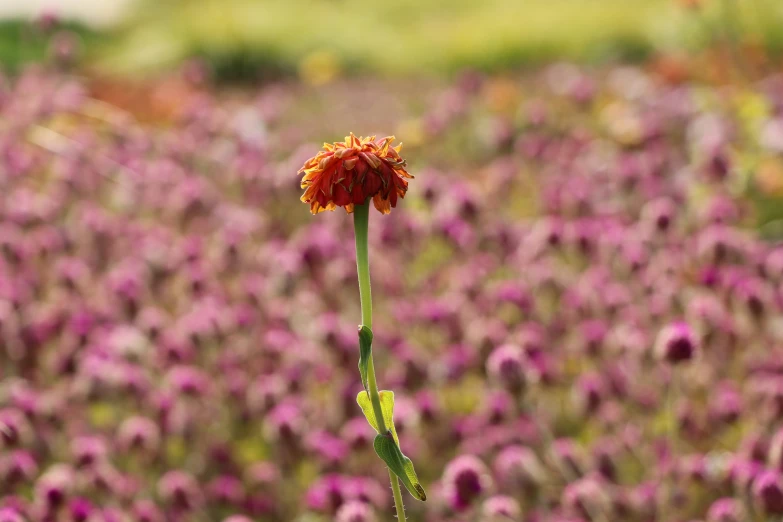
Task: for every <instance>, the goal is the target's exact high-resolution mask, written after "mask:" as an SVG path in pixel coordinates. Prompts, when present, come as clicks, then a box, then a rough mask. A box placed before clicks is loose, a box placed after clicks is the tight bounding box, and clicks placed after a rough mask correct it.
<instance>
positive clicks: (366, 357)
mask: <svg viewBox="0 0 783 522" xmlns="http://www.w3.org/2000/svg"><path fill="white" fill-rule="evenodd" d="M371 354H372V330H370V329H369V328H368V327H367V326H364V325H363V324H362V325H359V373H360V374H361V375H362V385H363V386H364V391H366V392H368V393H369V391H370V390H369V387H368V385H367V365H368V364H369V362H370V355H371Z"/></svg>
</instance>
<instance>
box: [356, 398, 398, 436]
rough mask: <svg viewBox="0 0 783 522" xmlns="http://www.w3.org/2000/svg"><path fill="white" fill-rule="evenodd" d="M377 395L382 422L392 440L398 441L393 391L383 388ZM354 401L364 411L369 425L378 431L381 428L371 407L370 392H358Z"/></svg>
mask: <svg viewBox="0 0 783 522" xmlns="http://www.w3.org/2000/svg"><path fill="white" fill-rule="evenodd" d="M378 395H380V397H381V410H382V411H383V422H384V424H386V426H387V427H388V428H389V430H390V431H391V434H392V437H394V442H396V443H397V444H399V443H400V439H399V438H398V437H397V429H396V428H395V427H394V392H390V391H386V390H383V391H381V392H380V393H379V394H378ZM356 402H357V403H358V404H359V407H360V408H361V409H362V413H364V417H365V418H366V419H367V422H369V423H370V426H372V427H373V429H374V430H375V431H377V432H378V433H380V432H381V430H379V429H378V423H377V422H376V419H375V412H374V410H373V408H372V401H371V400H370V394H369V393H366V392H359V395H357V396H356Z"/></svg>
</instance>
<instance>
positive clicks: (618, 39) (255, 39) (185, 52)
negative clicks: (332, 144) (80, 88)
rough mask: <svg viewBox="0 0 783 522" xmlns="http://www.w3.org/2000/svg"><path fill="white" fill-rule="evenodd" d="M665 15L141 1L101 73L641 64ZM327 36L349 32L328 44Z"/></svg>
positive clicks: (628, 8)
mask: <svg viewBox="0 0 783 522" xmlns="http://www.w3.org/2000/svg"><path fill="white" fill-rule="evenodd" d="M672 9H673V6H672V2H670V1H669V0H638V1H635V2H627V1H626V0H602V1H601V2H600V4H598V5H597V4H596V3H593V2H581V1H577V0H561V1H560V2H557V3H555V4H553V3H552V2H549V1H544V0H527V1H524V2H521V1H518V0H487V1H485V2H471V1H466V0H455V1H453V2H449V3H448V4H445V5H444V4H443V3H441V2H436V1H435V0H424V1H414V0H400V1H398V2H394V3H384V2H371V3H365V4H362V6H361V9H358V8H356V4H355V3H354V2H351V1H349V0H332V1H328V2H325V1H321V0H289V1H287V2H273V1H271V0H266V1H263V0H262V1H256V2H249V1H246V0H199V1H195V0H179V1H172V2H153V1H148V2H143V3H142V7H141V9H139V11H138V13H137V15H136V17H135V18H134V19H133V20H132V22H131V23H130V24H128V25H127V27H126V28H125V30H124V31H123V34H122V39H121V41H120V44H119V45H118V46H116V47H115V48H114V49H113V50H112V52H111V53H110V54H109V55H108V57H107V60H106V64H107V65H111V66H112V67H114V68H118V69H129V70H137V69H139V68H152V69H155V68H162V67H166V66H170V65H171V64H173V63H176V62H177V61H179V60H181V59H183V58H186V57H190V56H201V57H203V58H205V59H206V60H207V61H208V62H209V63H210V64H211V65H212V66H213V69H214V70H215V71H216V72H217V74H218V76H219V77H221V78H229V79H237V78H241V77H243V76H246V75H250V76H257V75H261V76H263V75H267V74H270V73H275V72H276V73H281V74H288V73H292V72H294V71H296V70H298V69H301V67H302V64H303V61H304V62H306V59H307V57H308V56H311V55H312V54H313V53H315V52H326V53H329V54H330V55H331V56H333V57H334V59H335V62H336V63H337V64H338V65H339V68H340V69H341V70H344V71H361V72H372V73H380V74H383V75H397V74H407V73H422V72H424V73H430V72H436V73H448V72H452V71H455V70H458V69H461V68H464V67H475V68H479V69H484V70H502V69H507V68H510V67H517V66H519V65H526V64H535V63H540V62H542V61H545V60H550V59H555V58H557V59H560V58H565V59H574V60H591V61H592V60H603V59H606V58H617V57H620V58H628V57H640V56H642V57H643V56H645V55H647V54H648V53H649V52H650V51H651V50H652V49H653V42H654V34H653V33H654V29H655V28H656V27H660V26H664V25H665V22H666V20H668V19H669V17H670V15H671V11H672ZM335 28H346V29H348V28H350V30H340V31H339V37H337V38H336V37H335ZM368 42H372V43H371V44H369V43H368Z"/></svg>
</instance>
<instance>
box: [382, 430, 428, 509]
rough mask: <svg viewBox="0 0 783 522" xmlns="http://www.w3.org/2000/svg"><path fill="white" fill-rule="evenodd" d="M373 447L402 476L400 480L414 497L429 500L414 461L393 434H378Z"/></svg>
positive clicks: (390, 467)
mask: <svg viewBox="0 0 783 522" xmlns="http://www.w3.org/2000/svg"><path fill="white" fill-rule="evenodd" d="M373 447H374V448H375V453H377V454H378V456H379V457H380V458H381V460H383V461H384V462H385V463H386V465H387V466H389V469H390V470H392V472H394V474H395V475H397V476H398V477H399V478H400V481H402V483H403V484H404V485H405V487H406V488H407V489H408V491H409V492H410V494H411V495H413V497H414V498H416V499H418V500H421V501H422V502H423V501H425V500H427V494H426V493H425V492H424V488H423V487H421V483H420V482H419V478H418V477H417V476H416V470H414V469H413V462H411V459H409V458H408V457H406V456H405V455H403V453H402V451H400V447H399V445H398V444H397V443H396V442H395V441H394V439H393V438H392V436H391V434H389V433H387V434H386V435H381V434H378V435H376V436H375V442H373Z"/></svg>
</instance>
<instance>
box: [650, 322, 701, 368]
mask: <svg viewBox="0 0 783 522" xmlns="http://www.w3.org/2000/svg"><path fill="white" fill-rule="evenodd" d="M698 349H699V343H698V340H697V339H696V334H695V333H694V332H693V330H692V329H691V327H690V326H688V325H687V324H686V323H684V322H676V323H672V324H670V325H668V326H666V327H665V328H663V329H662V330H661V331H660V333H659V334H658V339H657V340H656V341H655V355H656V356H657V357H658V359H660V360H664V361H667V362H669V363H672V364H679V363H681V362H684V361H689V360H691V359H693V358H694V357H695V356H696V353H697V351H698Z"/></svg>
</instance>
